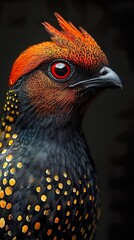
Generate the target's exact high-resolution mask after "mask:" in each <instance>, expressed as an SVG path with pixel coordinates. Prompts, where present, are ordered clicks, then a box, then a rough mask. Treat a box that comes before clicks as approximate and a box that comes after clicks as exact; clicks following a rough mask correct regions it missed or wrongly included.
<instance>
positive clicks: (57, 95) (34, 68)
mask: <svg viewBox="0 0 134 240" xmlns="http://www.w3.org/2000/svg"><path fill="white" fill-rule="evenodd" d="M55 16H56V18H57V20H58V22H59V25H60V27H61V29H62V30H61V31H59V30H57V29H55V28H54V27H53V26H51V25H50V24H49V23H47V22H44V23H43V25H44V27H45V29H46V31H47V32H48V33H49V34H50V36H51V41H50V42H43V43H40V44H37V45H34V46H31V47H29V48H28V49H27V50H25V51H24V52H23V53H22V54H21V55H20V56H19V57H18V58H17V59H16V61H15V63H14V65H13V68H12V71H11V75H10V79H9V85H10V87H11V88H15V89H18V90H19V91H18V92H20V93H21V94H20V95H21V97H22V98H23V101H25V106H27V109H29V106H30V107H31V108H32V109H34V110H35V112H36V113H37V115H42V116H50V115H51V116H53V115H55V116H57V117H59V118H60V117H62V118H69V116H72V115H73V116H74V113H75V112H76V113H77V114H80V113H83V111H85V106H86V105H87V103H89V102H91V100H92V98H93V97H94V96H96V95H97V94H98V93H99V92H100V91H101V90H102V89H105V88H109V87H110V88H114V87H121V82H120V79H119V77H118V76H117V74H116V73H115V72H113V71H112V70H111V69H110V68H109V67H108V60H107V58H106V56H105V54H104V53H103V51H102V50H101V48H100V47H99V46H98V44H97V43H96V41H95V40H94V39H93V38H92V37H91V36H90V35H89V34H88V33H87V32H86V31H85V30H84V29H83V28H81V27H80V28H79V30H78V29H77V28H76V27H75V26H74V25H73V24H72V23H70V22H66V21H65V20H64V19H63V18H62V17H61V16H60V15H59V14H57V13H55ZM20 101H22V100H21V99H20ZM28 105H29V106H28Z"/></svg>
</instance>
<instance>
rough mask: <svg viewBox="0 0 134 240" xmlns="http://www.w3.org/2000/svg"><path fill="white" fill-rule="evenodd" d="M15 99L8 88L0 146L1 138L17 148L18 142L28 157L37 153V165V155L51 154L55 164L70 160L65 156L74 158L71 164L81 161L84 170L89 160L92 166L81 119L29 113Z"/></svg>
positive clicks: (64, 163)
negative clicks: (64, 118) (66, 118)
mask: <svg viewBox="0 0 134 240" xmlns="http://www.w3.org/2000/svg"><path fill="white" fill-rule="evenodd" d="M18 103H19V99H18V96H17V94H16V93H15V92H14V91H12V90H10V91H9V92H8V93H7V99H6V103H5V105H4V115H3V118H2V127H1V133H0V144H1V146H2V141H3V140H4V144H7V145H9V147H11V146H12V145H13V147H14V149H18V146H19V151H21V149H22V150H23V152H26V154H27V156H29V158H30V156H31V154H32V156H35V155H36V157H35V159H36V160H37V161H35V164H37V165H38V159H40V156H44V158H45V156H46V158H47V159H50V160H51V159H52V156H53V160H52V163H51V164H52V165H54V164H55V168H56V167H57V164H58V166H61V164H62V165H66V164H70V161H66V159H69V160H71V159H75V161H72V165H73V164H74V165H75V166H74V167H76V166H79V165H81V164H82V165H84V169H85V171H86V169H87V165H89V161H90V167H91V168H92V169H94V164H93V163H92V160H91V158H90V154H89V150H88V147H87V144H86V141H85V138H84V135H83V131H82V128H81V121H80V120H79V121H76V120H73V119H72V121H63V119H62V118H57V117H52V116H51V117H49V118H48V117H47V118H45V117H44V118H43V117H42V118H40V116H39V117H37V116H36V117H35V116H32V115H31V116H30V115H29V113H26V112H25V111H23V112H22V111H21V107H20V108H19V104H18ZM2 139H3V140H2ZM81 158H82V161H81ZM67 162H68V163H67ZM43 164H45V162H44V161H43ZM43 166H44V165H43ZM63 167H64V166H63ZM88 168H89V167H88ZM81 174H82V173H81Z"/></svg>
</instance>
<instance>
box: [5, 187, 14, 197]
mask: <svg viewBox="0 0 134 240" xmlns="http://www.w3.org/2000/svg"><path fill="white" fill-rule="evenodd" d="M5 194H6V195H7V196H9V195H11V194H12V187H6V188H5Z"/></svg>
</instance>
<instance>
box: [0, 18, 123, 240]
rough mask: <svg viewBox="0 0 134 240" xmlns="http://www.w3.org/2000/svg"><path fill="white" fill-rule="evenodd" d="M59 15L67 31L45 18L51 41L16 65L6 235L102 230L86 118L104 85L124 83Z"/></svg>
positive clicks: (2, 217) (1, 209)
mask: <svg viewBox="0 0 134 240" xmlns="http://www.w3.org/2000/svg"><path fill="white" fill-rule="evenodd" d="M56 17H57V19H58V21H59V23H60V26H61V27H62V30H63V31H61V32H60V31H58V30H56V29H55V28H53V27H52V26H51V25H49V24H48V23H45V24H44V26H45V28H46V30H47V31H48V32H49V33H50V34H51V36H52V42H44V43H42V44H37V45H35V46H32V47H30V48H28V49H27V50H26V51H25V52H23V53H22V54H21V55H20V56H19V57H18V59H17V60H16V61H15V63H14V65H13V69H12V71H11V75H10V80H9V86H10V87H9V90H8V92H7V95H6V102H5V105H4V114H3V117H2V122H1V132H0V151H1V153H0V240H6V239H12V240H18V239H19V240H20V239H29V240H30V239H32V240H34V239H35V240H37V239H38V240H42V239H46V240H47V239H53V240H56V239H57V240H63V239H64V240H65V239H72V240H75V239H80V240H82V239H87V240H91V239H93V238H94V236H95V230H96V224H97V221H98V219H99V215H100V198H99V188H98V183H97V176H96V170H95V167H94V164H93V162H92V159H91V156H90V153H89V150H88V146H87V143H86V140H85V137H84V135H83V131H82V127H81V125H82V124H81V123H82V119H83V115H84V112H85V110H86V108H87V106H88V105H89V103H90V102H91V100H92V99H93V98H94V97H95V96H96V95H97V94H98V93H99V92H100V90H101V89H102V88H106V87H121V82H120V80H119V78H118V77H117V75H116V74H115V73H114V72H113V71H112V70H109V68H108V61H107V59H106V57H105V55H104V53H103V52H102V51H101V49H100V48H99V47H98V45H97V43H96V42H95V41H94V40H93V39H92V37H91V36H90V35H88V33H86V32H85V30H83V29H82V28H81V32H80V31H78V30H77V29H76V28H75V27H74V26H73V25H72V24H71V23H67V22H66V21H65V20H64V19H63V18H62V17H61V16H60V15H58V14H56ZM78 46H79V47H78ZM111 71H112V72H111Z"/></svg>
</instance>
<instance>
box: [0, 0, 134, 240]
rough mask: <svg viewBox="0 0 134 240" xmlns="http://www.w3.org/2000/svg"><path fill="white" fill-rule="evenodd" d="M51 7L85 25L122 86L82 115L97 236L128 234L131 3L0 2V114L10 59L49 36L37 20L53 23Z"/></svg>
mask: <svg viewBox="0 0 134 240" xmlns="http://www.w3.org/2000/svg"><path fill="white" fill-rule="evenodd" d="M55 11H57V12H58V13H60V14H61V15H62V16H63V17H64V18H65V19H66V20H70V21H71V22H72V23H74V24H75V25H76V26H77V27H78V26H79V25H80V26H82V27H83V28H85V29H86V30H87V31H88V32H89V33H90V34H91V35H92V36H93V37H94V38H95V40H96V41H97V42H98V43H99V45H100V46H101V47H102V49H103V50H104V52H105V53H106V55H107V57H108V60H109V62H110V66H111V68H112V69H114V70H115V71H116V72H117V73H118V75H119V76H120V78H121V79H122V81H123V90H122V91H121V90H106V91H105V92H104V93H103V94H102V95H100V96H99V97H98V98H97V99H96V100H95V101H94V102H93V103H92V105H91V107H90V108H89V110H88V112H87V113H86V116H85V118H84V123H83V126H84V131H85V135H86V138H87V141H88V143H89V146H90V151H91V154H92V157H93V159H94V162H95V164H96V168H97V172H98V177H99V182H100V188H101V198H102V217H101V221H100V224H99V227H98V233H97V240H113V239H114V240H124V239H125V240H128V239H131V240H132V239H134V234H133V222H134V220H132V218H133V210H134V209H133V206H134V203H133V197H132V192H133V186H132V180H133V177H132V175H133V167H132V164H133V161H134V121H133V120H134V44H133V43H134V24H133V18H134V2H133V1H129V0H128V1H127V0H126V1H125V0H124V1H119V0H116V1H108V0H107V1H104V0H103V1H99V0H98V1H97V0H90V1H88V0H85V1H84V0H82V1H78V0H70V1H69V0H64V1H63V0H57V1H54V0H53V1H52V0H44V1H43V0H38V1H37V0H35V1H34V0H33V1H30V0H29V1H24V0H23V1H12V0H10V1H4V0H3V1H2V0H1V1H0V115H2V106H3V103H4V98H5V92H6V90H7V88H8V78H9V74H10V71H11V67H12V64H13V62H14V60H15V59H16V57H17V56H18V55H19V54H20V52H21V51H23V50H24V49H26V48H27V47H28V46H30V45H32V44H36V43H39V42H43V41H46V40H49V36H48V34H47V33H46V32H45V31H44V29H43V26H42V25H41V23H42V22H43V21H48V22H50V23H51V24H52V25H54V26H56V27H57V26H58V24H57V22H56V19H55V17H54V16H53V13H54V12H55Z"/></svg>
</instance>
